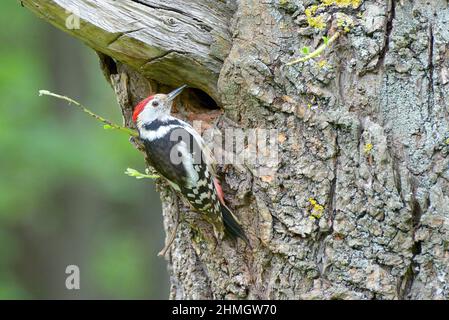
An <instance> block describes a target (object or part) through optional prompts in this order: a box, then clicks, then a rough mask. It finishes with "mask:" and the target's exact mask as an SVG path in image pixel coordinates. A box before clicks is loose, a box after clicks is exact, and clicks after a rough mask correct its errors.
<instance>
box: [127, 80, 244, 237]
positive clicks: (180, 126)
mask: <svg viewBox="0 0 449 320" xmlns="http://www.w3.org/2000/svg"><path fill="white" fill-rule="evenodd" d="M185 87H186V85H183V86H182V87H180V88H178V89H176V90H174V91H172V92H170V93H169V94H161V93H160V94H156V95H152V96H149V97H147V98H146V99H144V100H142V101H141V102H139V103H138V104H137V105H136V107H135V108H134V112H133V121H134V123H135V124H136V126H137V129H138V131H139V138H140V140H141V141H142V142H143V145H144V146H145V151H146V155H147V159H148V160H149V163H150V165H151V166H152V167H153V168H154V169H156V171H157V172H158V173H159V174H160V175H161V176H162V177H163V178H165V180H166V181H167V182H168V183H169V185H171V186H172V187H173V189H174V190H176V191H177V192H179V193H181V194H182V196H183V197H184V198H185V199H186V200H187V201H188V202H189V203H190V205H191V206H192V207H193V208H194V209H195V210H196V211H198V212H199V213H201V214H202V215H203V217H204V218H205V220H206V221H208V222H209V223H211V224H212V226H213V228H214V233H215V236H216V237H219V238H222V236H223V235H227V236H229V237H230V238H232V239H237V238H241V239H243V240H244V241H245V242H246V243H248V244H249V241H248V238H247V237H246V235H245V233H244V231H243V229H242V227H241V225H240V223H239V222H238V220H237V218H236V217H235V215H234V214H233V213H232V211H231V210H230V209H229V208H228V207H227V206H226V204H225V201H224V196H223V191H222V188H221V185H220V183H219V180H218V179H217V176H216V173H215V169H214V167H215V160H214V158H213V156H212V154H211V152H210V150H209V149H208V148H207V146H206V143H205V142H204V140H203V138H202V137H201V135H200V134H199V133H198V132H196V131H195V129H194V128H193V127H192V126H191V125H190V124H188V123H187V122H185V121H183V120H180V119H178V118H175V117H173V116H171V114H170V113H171V108H172V104H173V100H174V99H175V98H176V97H177V96H178V95H179V94H180V93H181V92H182V90H183V89H184V88H185Z"/></svg>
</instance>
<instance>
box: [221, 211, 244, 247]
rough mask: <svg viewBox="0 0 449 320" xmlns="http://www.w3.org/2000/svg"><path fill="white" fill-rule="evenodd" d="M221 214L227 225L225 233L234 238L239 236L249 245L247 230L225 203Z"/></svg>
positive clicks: (225, 225)
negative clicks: (244, 229)
mask: <svg viewBox="0 0 449 320" xmlns="http://www.w3.org/2000/svg"><path fill="white" fill-rule="evenodd" d="M221 215H222V217H223V224H224V227H225V234H226V235H227V236H228V237H230V238H231V239H233V240H236V239H237V238H240V239H242V240H243V241H245V242H246V244H248V245H249V246H251V245H250V243H249V240H248V238H247V237H246V234H245V231H243V229H242V226H241V225H240V223H239V222H238V220H237V218H236V217H235V216H234V214H233V213H232V212H231V210H230V209H229V208H228V207H227V206H226V205H224V204H221Z"/></svg>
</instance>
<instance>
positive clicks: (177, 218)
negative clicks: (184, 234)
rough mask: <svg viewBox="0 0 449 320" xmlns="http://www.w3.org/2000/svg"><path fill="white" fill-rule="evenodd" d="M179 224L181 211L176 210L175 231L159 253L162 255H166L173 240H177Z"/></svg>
mask: <svg viewBox="0 0 449 320" xmlns="http://www.w3.org/2000/svg"><path fill="white" fill-rule="evenodd" d="M178 226H179V211H178V210H176V221H175V226H174V227H173V231H172V233H171V235H170V238H169V239H168V242H167V244H166V245H165V247H163V248H162V250H161V251H160V252H159V253H158V254H157V255H158V256H160V257H164V256H165V255H166V254H167V251H168V249H170V247H171V245H172V244H173V241H175V238H176V234H177V231H178Z"/></svg>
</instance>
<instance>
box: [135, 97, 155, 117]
mask: <svg viewBox="0 0 449 320" xmlns="http://www.w3.org/2000/svg"><path fill="white" fill-rule="evenodd" d="M153 98H154V96H149V97H148V98H145V99H144V100H142V101H140V102H139V103H138V104H137V106H136V107H135V108H134V112H133V121H134V122H137V117H138V116H139V114H140V113H141V112H142V111H143V109H145V106H146V105H147V104H148V102H150V101H151V100H152V99H153Z"/></svg>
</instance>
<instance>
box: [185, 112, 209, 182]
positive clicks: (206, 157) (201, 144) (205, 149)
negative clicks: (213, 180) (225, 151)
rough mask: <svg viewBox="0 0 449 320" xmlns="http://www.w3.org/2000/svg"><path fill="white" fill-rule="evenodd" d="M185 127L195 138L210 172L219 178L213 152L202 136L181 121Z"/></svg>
mask: <svg viewBox="0 0 449 320" xmlns="http://www.w3.org/2000/svg"><path fill="white" fill-rule="evenodd" d="M179 122H181V123H182V124H183V125H184V126H185V129H186V130H187V131H188V132H189V133H190V134H191V135H192V136H193V138H194V139H195V140H196V143H197V144H198V145H199V147H200V148H201V151H202V153H203V158H204V162H205V163H206V165H207V167H208V169H209V172H210V173H211V174H212V175H213V176H214V177H216V176H217V169H216V167H217V161H216V159H215V157H214V156H213V154H212V151H211V150H210V148H209V146H208V145H207V144H206V142H205V141H204V139H203V138H202V137H201V135H200V134H199V133H198V132H197V131H196V130H195V129H194V128H193V127H192V126H191V125H190V124H188V123H187V122H185V121H182V120H179Z"/></svg>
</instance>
